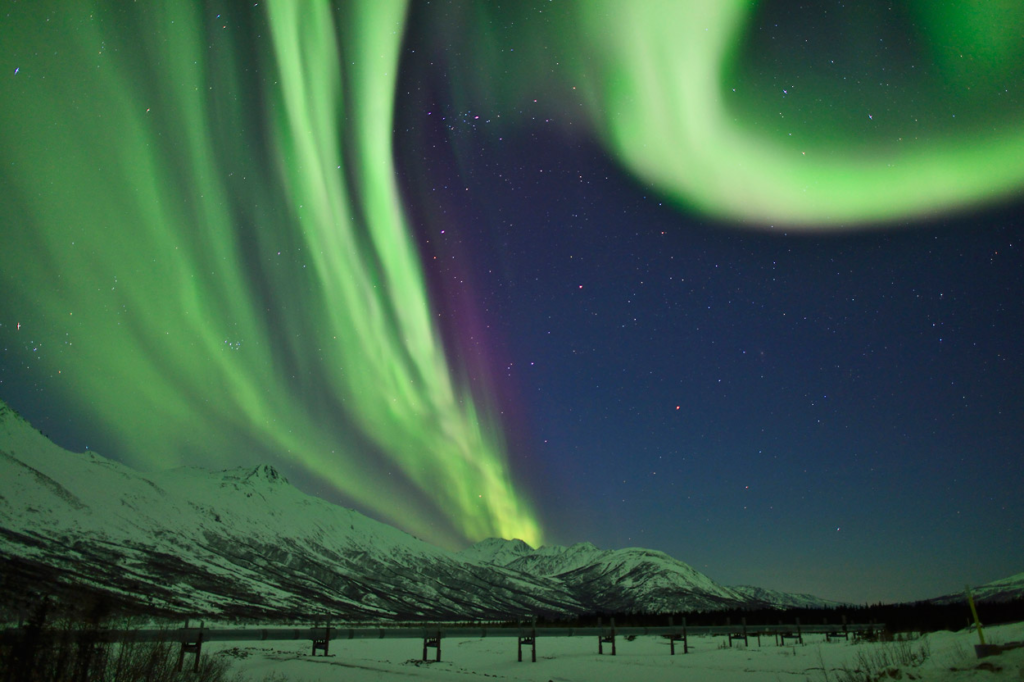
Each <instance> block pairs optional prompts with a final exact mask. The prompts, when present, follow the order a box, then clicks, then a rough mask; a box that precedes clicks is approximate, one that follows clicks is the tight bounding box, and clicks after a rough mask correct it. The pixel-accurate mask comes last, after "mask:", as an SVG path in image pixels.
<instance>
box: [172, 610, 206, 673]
mask: <svg viewBox="0 0 1024 682" xmlns="http://www.w3.org/2000/svg"><path fill="white" fill-rule="evenodd" d="M188 623H189V621H187V620H186V621H185V629H186V630H187V629H188ZM204 625H205V623H204V622H203V621H200V623H199V635H198V636H197V637H196V641H195V642H186V641H184V640H182V642H181V650H180V651H179V652H178V672H181V670H182V668H183V667H184V666H185V654H187V653H190V654H195V661H194V662H193V664H192V672H194V673H198V672H199V657H200V656H201V655H202V653H203V626H204Z"/></svg>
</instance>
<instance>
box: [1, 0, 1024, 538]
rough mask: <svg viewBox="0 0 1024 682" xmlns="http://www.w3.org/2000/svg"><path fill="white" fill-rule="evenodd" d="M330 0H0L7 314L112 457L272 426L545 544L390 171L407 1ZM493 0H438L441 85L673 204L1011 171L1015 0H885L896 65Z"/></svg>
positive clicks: (461, 512)
mask: <svg viewBox="0 0 1024 682" xmlns="http://www.w3.org/2000/svg"><path fill="white" fill-rule="evenodd" d="M339 4H340V9H331V6H330V5H329V4H328V3H326V2H312V1H310V2H303V3H297V2H289V1H286V0H281V1H278V2H269V3H260V4H259V5H257V6H250V7H249V8H246V9H245V10H244V12H247V13H249V14H248V15H247V19H246V20H245V21H242V22H239V21H237V17H233V16H232V15H231V14H230V13H229V12H228V11H227V10H228V9H230V10H231V12H235V13H239V12H242V11H243V10H242V9H241V6H232V5H229V4H227V3H225V4H217V3H211V5H210V6H209V7H207V8H205V9H200V8H199V7H198V4H197V3H193V2H185V1H170V0H168V1H165V2H152V3H146V4H145V6H144V7H141V8H140V7H138V6H137V5H132V6H130V7H129V6H127V5H123V3H120V2H113V1H111V2H101V1H95V2H84V1H83V2H74V3H58V2H54V3H51V4H46V3H28V4H19V5H12V6H11V7H10V8H8V12H9V16H8V17H6V18H5V20H4V22H3V24H2V25H0V45H2V50H3V57H4V60H3V68H4V75H3V83H4V84H3V90H2V93H0V159H2V161H3V164H2V170H0V174H2V176H0V177H2V183H3V185H2V187H3V189H2V191H0V215H3V221H4V223H3V233H2V243H0V268H2V272H0V281H2V282H3V287H4V298H3V309H2V310H0V323H2V324H3V326H2V327H0V335H2V336H3V341H4V342H5V345H7V346H11V347H13V348H15V352H17V353H23V354H24V357H22V358H21V360H23V363H24V364H32V365H34V366H35V367H41V368H43V369H44V370H45V372H44V373H45V375H46V379H45V383H46V388H47V390H48V391H50V392H52V393H55V394H56V395H57V396H59V397H60V400H62V401H63V402H64V404H65V405H66V406H68V407H73V408H74V410H73V411H74V412H75V413H76V414H84V415H88V416H89V417H90V418H92V419H94V420H95V421H96V423H97V428H98V429H99V430H100V431H101V432H102V433H104V434H105V435H106V437H107V438H108V439H109V440H110V441H111V442H115V443H116V444H117V449H118V451H119V452H120V453H122V454H123V457H124V458H125V459H126V460H128V461H129V462H130V463H132V464H135V465H139V466H144V467H154V466H160V467H166V466H173V465H178V464H203V465H207V466H209V465H210V464H211V463H214V464H221V465H239V464H249V463H251V461H252V458H253V457H254V456H257V455H258V456H275V455H277V456H283V457H286V458H288V459H289V460H290V461H291V462H292V463H293V464H294V465H295V466H297V467H301V468H303V469H304V470H305V471H306V472H307V474H308V475H309V476H310V477H311V479H316V480H321V481H323V482H324V483H325V485H327V486H329V487H330V488H333V489H334V490H336V491H338V492H341V493H342V494H344V495H345V496H347V497H348V498H350V499H352V500H354V501H355V502H356V503H358V504H359V505H361V506H363V507H364V508H366V509H370V510H374V511H375V512H376V513H378V514H379V515H381V516H383V517H385V518H388V519H390V520H392V521H394V522H396V523H398V524H399V525H400V526H401V527H403V528H405V529H407V530H410V531H412V532H415V533H417V534H419V535H421V536H423V537H425V538H427V539H430V540H433V541H435V542H439V543H441V544H445V545H448V546H456V545H459V544H460V543H462V542H464V541H465V540H466V539H470V540H476V539H480V538H483V537H487V536H490V535H497V536H503V537H519V538H522V539H524V540H526V541H527V542H530V543H531V544H535V545H536V544H538V543H539V542H540V541H541V529H540V525H539V523H538V521H537V519H536V517H535V515H534V513H533V511H532V509H531V505H530V503H529V502H528V500H527V499H526V498H525V497H524V496H523V495H522V494H521V493H520V492H518V491H517V489H516V487H515V485H514V483H513V481H512V476H511V471H510V465H509V462H508V458H507V455H506V453H505V448H504V444H503V437H502V429H501V425H500V424H499V423H498V420H497V417H496V416H495V410H494V408H493V407H492V406H491V401H490V400H489V399H488V396H487V395H486V391H480V390H478V391H477V392H476V393H474V392H473V391H472V390H471V389H470V387H469V383H468V381H467V380H465V379H460V378H459V377H460V376H461V374H462V372H461V368H459V367H457V366H456V365H455V364H454V363H453V362H452V361H450V360H449V359H448V357H447V356H446V354H445V350H444V348H443V346H442V343H441V340H440V333H439V331H438V329H437V326H436V324H435V321H434V320H435V315H436V313H435V312H433V311H432V310H431V305H430V302H429V298H428V294H427V289H426V286H425V282H424V275H423V272H422V269H421V266H420V263H419V256H418V253H417V250H416V246H415V241H414V239H413V236H412V234H411V231H410V229H409V227H408V225H407V224H406V219H405V217H404V214H403V210H402V206H401V204H400V201H399V194H398V191H397V187H396V181H395V169H394V163H393V155H392V139H391V136H392V127H393V125H392V122H393V115H394V108H395V102H396V94H395V83H396V79H397V76H398V69H399V61H400V57H401V44H402V40H403V36H404V33H405V30H406V26H405V24H406V21H407V10H408V8H407V6H406V3H405V2H404V1H397V0H349V1H348V2H343V3H339ZM512 5H513V6H512V7H505V8H504V9H501V8H498V7H497V6H495V5H494V4H493V3H463V4H461V5H457V8H458V9H459V10H460V11H461V12H462V14H461V15H460V16H463V17H469V18H470V19H471V21H470V22H469V24H466V23H463V24H460V25H459V26H456V27H454V28H453V27H451V26H449V27H448V29H447V30H448V31H449V32H450V34H452V35H455V34H456V33H457V34H458V35H457V36H456V37H457V38H459V39H461V40H463V41H465V42H467V43H469V44H471V46H472V48H473V50H475V51H476V52H475V56H476V58H474V59H468V60H465V61H466V63H464V64H461V65H459V64H453V65H451V67H452V68H453V69H455V70H456V73H455V77H454V78H453V80H454V81H456V82H461V83H462V84H467V83H468V84H469V85H468V86H466V87H463V88H462V89H461V90H460V91H458V92H457V93H456V96H457V97H460V98H462V99H465V100H466V101H467V102H470V103H472V100H473V99H474V98H480V97H484V96H485V95H486V96H493V97H494V99H495V101H497V102H500V103H502V104H503V105H505V106H508V107H510V108H512V107H516V108H518V107H520V105H521V104H522V102H524V101H526V99H525V98H526V97H529V98H530V99H531V100H532V99H533V98H534V97H535V96H536V93H538V92H540V93H543V94H542V97H541V99H542V105H544V104H547V105H548V106H550V107H551V109H550V111H551V112H552V113H553V114H556V115H557V114H560V113H564V112H566V111H568V110H569V109H568V108H569V107H576V108H581V105H584V106H583V107H582V110H583V111H585V112H586V113H585V116H586V118H587V120H588V122H589V125H591V126H592V128H593V133H594V134H596V135H597V136H599V137H600V138H601V139H602V140H603V142H604V143H605V144H606V146H607V147H608V148H609V150H610V151H611V153H613V154H614V155H615V156H616V157H617V158H618V159H619V160H620V161H621V163H622V164H623V165H624V166H625V167H626V168H627V169H629V170H630V171H631V172H632V173H634V174H635V175H636V176H637V177H638V179H640V180H641V181H642V182H644V183H647V184H650V185H652V186H654V187H656V188H658V189H659V190H660V191H661V192H663V193H664V194H665V195H666V196H668V197H670V198H671V199H672V200H673V201H675V202H677V203H678V204H680V205H681V206H685V207H686V208H688V209H696V210H700V211H702V212H705V213H708V214H711V215H714V216H718V217H722V218H729V219H736V220H739V221H742V222H748V223H752V224H765V225H767V224H773V225H775V226H776V227H782V226H795V227H828V226H830V225H831V226H846V227H848V226H850V225H852V224H866V223H880V222H884V221H890V220H894V219H897V218H907V217H913V216H917V215H926V214H930V213H934V212H936V211H938V210H944V209H950V208H957V207H964V206H971V205H974V204H977V203H979V202H982V201H986V200H991V199H997V198H1005V197H1008V196H1010V195H1011V194H1013V193H1016V192H1018V191H1019V188H1020V187H1021V185H1022V182H1024V128H1022V126H1021V125H1020V122H1019V116H1016V115H1015V114H1014V113H1013V112H1015V111H1018V107H1017V106H1016V104H1013V103H1012V102H1011V105H1007V104H1006V103H1005V102H1004V100H1007V101H1008V100H1009V98H1008V97H1003V99H1000V97H1002V93H1003V92H1004V91H1005V89H1003V88H1001V85H1000V84H1001V83H1002V82H1003V81H1004V80H1006V79H1009V78H1018V79H1019V71H1020V64H1021V62H1022V56H1024V55H1022V52H1021V49H1022V48H1021V41H1020V35H1021V29H1022V25H1024V12H1022V10H1021V9H1020V5H1019V3H1011V2H992V3H991V4H989V5H987V7H988V8H989V9H987V10H986V11H977V10H972V9H970V8H966V3H965V4H964V6H965V8H966V9H958V5H957V4H956V3H935V2H932V1H931V0H918V1H916V2H909V3H907V7H908V8H909V9H907V12H910V13H911V14H912V15H913V16H914V17H917V19H919V21H920V24H921V26H923V27H924V30H926V31H927V35H929V36H931V43H930V47H931V49H932V50H933V53H932V55H931V57H930V59H931V60H932V62H930V63H933V64H934V68H933V69H932V71H931V72H929V73H930V75H928V76H927V77H926V78H924V79H923V80H922V82H920V83H918V82H917V81H914V80H913V79H912V78H910V77H909V76H907V75H906V74H903V75H899V74H896V75H894V76H893V78H894V81H898V83H897V85H899V89H900V93H901V94H899V95H892V94H891V92H889V91H886V93H885V94H884V95H870V94H865V92H866V91H864V90H863V89H861V90H858V89H857V88H847V89H845V90H843V89H835V87H834V84H833V83H832V82H831V81H830V80H829V75H828V74H827V73H822V72H820V71H814V70H812V71H809V72H805V73H796V74H794V73H792V72H786V70H785V65H781V66H779V67H778V71H779V73H780V74H781V78H782V80H781V81H779V82H778V83H774V82H773V81H772V76H771V74H770V73H765V72H764V71H763V70H762V71H760V72H759V71H758V70H757V68H754V67H756V65H757V59H758V55H756V54H755V55H750V54H746V53H745V52H744V50H745V49H746V47H745V45H746V44H747V42H749V41H748V40H747V38H748V37H749V36H748V35H747V33H748V32H749V31H751V30H752V23H751V22H752V21H753V17H755V15H756V12H757V11H758V6H757V5H756V3H752V2H747V1H740V0H722V1H715V2H704V1H703V0H694V1H693V2H680V1H669V0H644V1H643V2H625V1H622V2H620V1H617V0H580V1H579V2H575V3H574V2H563V3H545V5H550V7H547V6H546V7H545V11H547V12H548V15H547V16H549V17H551V19H550V21H547V20H546V21H547V23H545V24H543V25H542V26H540V27H539V28H538V24H537V21H536V19H535V15H536V12H534V10H533V9H532V8H530V7H528V6H526V5H525V4H517V3H512ZM972 6H974V5H973V4H972ZM218 7H220V9H217V8H218ZM424 11H425V12H427V14H428V16H429V17H430V19H431V20H432V21H434V22H436V23H437V24H439V25H441V24H443V23H444V22H445V21H446V20H447V19H446V16H447V14H446V16H444V17H443V16H441V10H436V9H435V10H424ZM430 12H434V14H430ZM445 12H446V13H447V10H445ZM222 14H223V17H224V18H223V19H222V18H221V15H222ZM455 14H456V15H457V14H458V13H455ZM531 17H533V18H531ZM531 22H532V23H531ZM229 24H230V25H229ZM239 24H242V26H243V28H245V29H246V30H239V29H238V25H239ZM495 26H506V27H513V28H509V29H508V32H506V33H504V34H499V33H498V32H496V29H495V28H494V27H495ZM442 28H444V27H443V26H442ZM506 44H515V45H516V46H517V47H516V54H515V55H514V59H515V61H510V59H512V56H511V52H507V51H504V46H505V45H506ZM549 48H550V49H549ZM964 53H967V54H968V56H969V57H971V59H970V60H968V61H969V62H970V63H969V64H968V65H967V66H965V60H964V59H963V54H964ZM555 60H557V61H555ZM752 65H753V67H752ZM556 66H557V68H555V67H556ZM908 70H909V69H908ZM801 78H802V80H799V79H801ZM786 79H789V80H786ZM794 79H797V80H799V83H798V86H797V87H794V86H792V85H788V86H787V87H788V88H790V89H792V90H793V93H788V92H787V93H786V96H787V97H788V98H789V99H788V100H786V102H783V101H781V100H780V101H776V100H773V99H771V98H772V97H775V98H781V97H782V96H781V95H780V94H779V93H778V90H781V89H782V87H781V85H785V84H787V83H789V82H791V81H794ZM766 84H767V85H766ZM776 86H778V87H776ZM844 87H845V86H844ZM915 87H916V88H917V89H914V88H915ZM971 87H974V88H975V90H974V92H972V93H968V92H967V89H968V88H971ZM573 88H576V89H573ZM816 88H820V92H822V93H825V94H823V95H819V96H817V97H816V96H815V94H814V93H815V89H816ZM527 92H530V93H531V95H527V94H526V93H527ZM748 92H749V93H750V94H746V93H748ZM979 93H982V94H979ZM985 93H987V94H985ZM801 97H808V98H811V99H805V100H800V98H801ZM894 97H895V99H893V98H894ZM812 99H813V101H816V102H819V103H820V102H821V101H822V99H826V100H829V106H830V107H831V105H833V104H834V105H835V109H834V110H831V109H830V111H828V112H820V113H822V120H821V121H817V122H816V121H813V120H801V119H800V114H799V111H798V108H797V107H796V105H795V104H794V102H798V101H803V103H804V105H805V106H808V107H810V105H811V102H812ZM903 101H906V102H912V103H913V106H911V105H910V104H906V105H904V106H905V107H909V108H907V109H906V110H905V111H900V110H899V108H898V107H897V108H895V109H894V107H893V106H890V105H891V104H892V102H896V103H897V104H899V103H900V102H903ZM549 102H550V104H549ZM787 102H788V103H787ZM785 107H791V108H792V111H790V110H789V109H785ZM812 108H813V107H812ZM911 110H913V111H911ZM957 111H959V112H960V114H961V115H960V118H959V119H958V120H957V122H956V124H955V125H954V124H952V123H950V120H951V117H952V116H954V115H955V114H956V113H957ZM837 112H838V113H837ZM880 112H881V113H880ZM993 112H994V113H993ZM786 114H789V119H788V120H787V119H786ZM929 116H932V117H933V119H934V120H932V122H931V123H928V122H927V121H925V119H927V118H928V117H929ZM509 118H511V117H506V122H507V121H508V119H509ZM887 119H888V120H887ZM896 119H899V120H896ZM940 119H941V121H940ZM783 121H785V122H783ZM911 121H914V124H913V125H912V124H911ZM921 121H925V122H924V123H921ZM915 126H918V127H915ZM794 134H795V137H794ZM15 324H18V325H20V326H21V328H20V329H18V330H17V331H15ZM13 334H19V335H21V336H19V337H17V338H15V337H13V336H12V335H13ZM25 338H31V339H32V341H33V343H31V344H28V343H27V342H26V341H25ZM367 453H373V454H372V456H371V455H368V454H367ZM378 455H379V456H378Z"/></svg>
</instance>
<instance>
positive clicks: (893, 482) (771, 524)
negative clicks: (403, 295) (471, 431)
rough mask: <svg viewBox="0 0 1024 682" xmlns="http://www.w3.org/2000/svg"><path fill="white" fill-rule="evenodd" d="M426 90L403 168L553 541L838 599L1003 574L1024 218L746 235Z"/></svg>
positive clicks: (1017, 502)
mask: <svg viewBox="0 0 1024 682" xmlns="http://www.w3.org/2000/svg"><path fill="white" fill-rule="evenodd" d="M446 81H447V78H445V77H442V78H437V79H436V80H433V81H431V80H430V79H429V77H421V78H419V79H418V80H417V81H416V85H415V86H412V85H410V86H409V87H408V91H409V93H412V94H408V95H407V96H406V97H405V98H404V99H400V101H399V107H400V113H399V118H398V131H397V133H396V146H397V148H398V150H399V167H400V170H401V172H402V173H403V181H404V183H405V187H406V193H407V195H408V196H409V199H410V205H411V207H412V208H411V211H412V214H413V216H414V223H416V224H417V226H418V228H419V229H420V230H421V233H422V235H423V238H422V242H423V248H424V254H425V262H426V263H427V267H428V271H429V272H430V274H431V277H432V284H433V289H434V291H435V293H436V296H435V298H436V300H437V301H438V305H439V308H440V309H441V310H442V311H443V313H442V314H443V320H444V321H445V323H446V329H447V331H448V334H449V338H450V339H451V343H450V344H449V346H450V347H452V348H462V349H463V351H461V352H462V357H461V358H460V360H461V361H463V362H465V363H466V364H468V365H470V366H475V365H482V366H485V367H487V368H489V370H490V372H491V373H493V375H495V376H496V377H497V378H496V381H497V384H498V389H499V391H498V392H499V394H500V395H501V396H502V398H503V400H504V411H505V418H506V421H507V424H508V430H509V438H510V441H511V443H512V445H513V464H514V469H515V471H516V472H517V473H518V475H519V476H520V477H521V479H522V480H524V481H525V482H526V483H527V484H528V488H529V489H530V490H531V491H532V493H533V497H534V499H535V500H536V502H537V504H538V506H539V509H540V513H541V517H542V519H543V521H544V523H545V527H546V529H547V531H548V534H549V538H550V540H552V541H555V542H559V543H572V542H577V541H582V540H588V541H591V542H594V543H595V544H597V545H598V546H601V547H605V548H617V547H625V546H644V547H652V548H655V549H660V550H664V551H666V552H668V553H669V554H671V555H673V556H676V557H678V558H680V559H682V560H684V561H686V562H689V563H691V564H693V565H694V566H695V567H696V568H698V569H699V570H702V571H705V572H707V573H708V574H709V575H710V576H712V577H713V578H714V579H716V580H719V581H721V582H724V583H731V584H739V583H749V584H757V585H761V586H766V587H773V588H778V589H785V590H791V591H806V592H813V593H816V594H819V595H821V596H824V597H829V598H834V599H849V600H853V601H868V600H870V601H875V600H900V599H916V598H927V597H930V596H935V595H937V594H940V593H948V592H950V591H956V590H958V589H960V588H961V587H962V585H963V584H964V583H965V582H971V583H980V582H984V581H989V580H993V579H997V578H1000V577H1005V576H1007V575H1011V574H1014V573H1017V572H1019V571H1020V570H1021V568H1022V566H1024V548H1022V543H1021V542H1020V540H1021V538H1022V537H1024V533H1022V531H1024V503H1022V501H1021V496H1020V494H1019V486H1020V482H1021V480H1022V479H1024V476H1022V474H1024V458H1022V456H1021V454H1022V453H1021V443H1022V442H1024V390H1022V386H1024V381H1022V380H1024V360H1022V358H1021V355H1020V341H1019V339H1020V338H1021V335H1022V332H1024V297H1022V296H1021V288H1022V284H1024V253H1022V237H1024V220H1022V216H1024V207H1022V206H1021V205H1020V204H1015V203H1010V204H1004V205H1002V206H999V207H996V208H990V209H986V210H978V211H973V212H963V213H961V214H959V215H951V216H947V217H942V218H936V219H932V220H929V221H927V222H921V221H918V222H913V223H911V222H906V221H904V222H900V223H893V224H891V225H886V226H882V227H876V228H873V229H870V230H867V231H864V230H861V231H857V230H854V229H851V230H850V231H846V232H841V233H839V234H829V235H817V236H816V235H810V236H808V235H807V234H806V233H801V234H787V233H786V232H785V231H781V230H769V229H768V228H769V226H767V225H766V226H762V228H764V229H750V228H740V227H737V226H735V225H729V224H725V223H720V222H716V221H713V220H709V219H705V218H702V217H700V216H697V215H693V214H687V213H685V212H681V211H679V210H677V209H676V208H672V207H669V206H668V205H663V202H662V200H661V199H660V198H659V197H658V196H657V195H656V194H654V193H652V192H651V191H650V190H649V188H645V187H643V186H641V185H639V184H637V182H636V181H635V180H634V179H632V178H631V177H629V176H628V175H627V174H625V173H624V172H622V171H621V170H619V168H617V167H616V165H615V164H614V163H613V162H612V161H611V160H609V159H608V157H607V155H606V154H604V153H603V152H602V151H601V150H600V149H599V148H598V147H597V146H596V145H594V144H593V143H591V142H589V141H586V140H582V139H580V138H579V137H577V136H575V135H568V134H565V132H564V130H565V126H564V125H562V126H558V125H555V124H554V123H552V122H551V121H544V120H543V119H542V118H541V119H538V118H537V117H535V116H534V115H533V114H532V113H531V112H530V111H519V112H515V113H511V114H510V113H508V112H506V113H505V118H506V119H507V118H509V117H512V116H518V118H517V123H520V124H521V125H522V126H523V127H522V128H521V129H520V130H519V131H518V132H515V133H513V134H511V135H509V134H508V133H507V132H504V131H503V132H491V129H490V128H488V126H487V125H485V124H483V123H482V122H480V120H478V119H474V118H473V117H474V116H475V114H474V112H472V111H468V112H467V111H464V110H461V109H459V108H458V107H455V106H454V105H451V104H450V103H448V102H446V101H445V95H444V92H443V90H444V83H445V82H446ZM431 83H433V84H434V89H431ZM437 83H441V85H437ZM481 108H482V109H486V102H484V103H483V104H482V107H481ZM439 119H443V120H439ZM563 123H564V121H563ZM423 149H430V150H431V154H430V155H429V156H427V155H424V154H423V153H422V150H423ZM851 227H853V226H851ZM442 230H443V232H442Z"/></svg>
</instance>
